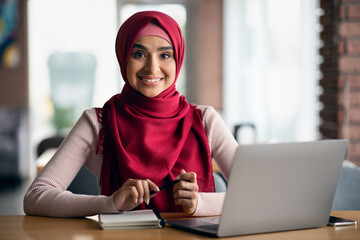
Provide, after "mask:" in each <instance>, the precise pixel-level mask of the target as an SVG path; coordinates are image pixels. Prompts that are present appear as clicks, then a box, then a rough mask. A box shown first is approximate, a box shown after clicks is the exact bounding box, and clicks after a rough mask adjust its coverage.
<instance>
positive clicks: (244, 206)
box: [167, 140, 348, 237]
mask: <svg viewBox="0 0 360 240" xmlns="http://www.w3.org/2000/svg"><path fill="white" fill-rule="evenodd" d="M347 146H348V141H347V140H322V141H315V142H297V143H277V144H257V145H245V146H239V147H238V149H237V152H236V156H235V159H234V162H233V167H232V170H231V174H230V179H229V181H228V186H227V193H226V198H225V202H224V206H223V212H222V215H221V216H220V217H210V218H196V219H184V220H173V221H167V223H168V224H169V225H170V226H172V227H176V228H180V229H183V230H187V231H192V232H196V233H201V234H207V235H211V236H216V237H226V236H234V235H246V234H256V233H266V232H277V231H287V230H295V229H305V228H316V227H323V226H325V225H326V224H327V223H328V220H329V215H330V211H331V206H332V202H333V198H334V194H335V190H336V185H337V181H338V178H339V174H340V170H341V166H342V162H343V160H344V157H345V154H346V150H347Z"/></svg>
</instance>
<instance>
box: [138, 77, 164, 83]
mask: <svg viewBox="0 0 360 240" xmlns="http://www.w3.org/2000/svg"><path fill="white" fill-rule="evenodd" d="M141 80H143V81H145V82H150V83H153V82H158V81H160V80H161V78H157V79H146V78H141Z"/></svg>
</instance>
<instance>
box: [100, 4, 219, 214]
mask: <svg viewBox="0 0 360 240" xmlns="http://www.w3.org/2000/svg"><path fill="white" fill-rule="evenodd" d="M150 22H151V23H154V24H156V25H158V26H159V27H161V28H162V29H163V30H164V31H165V32H166V33H167V34H168V36H169V38H170V40H171V44H172V46H173V48H174V58H175V62H176V78H177V76H178V74H179V72H180V69H181V65H182V62H183V58H184V40H183V37H182V34H181V29H180V27H179V26H178V24H177V23H176V22H175V21H174V20H173V19H172V18H171V17H169V16H168V15H166V14H163V13H160V12H156V11H145V12H138V13H136V14H134V15H133V16H131V17H130V18H129V19H128V20H126V21H125V22H124V24H123V25H122V26H121V28H120V30H119V32H118V35H117V39H116V54H117V58H118V61H119V64H120V69H121V74H122V76H123V79H124V81H125V85H124V87H123V90H122V92H121V93H120V94H117V95H115V96H113V97H112V98H111V99H110V100H108V101H107V102H106V103H105V105H104V106H103V108H98V109H96V113H97V116H98V120H99V121H100V123H102V126H103V127H102V129H101V130H100V132H99V143H98V147H97V153H99V154H103V163H102V168H101V176H100V189H101V194H104V195H107V196H110V195H112V194H113V193H114V192H115V191H117V190H118V189H119V188H120V187H121V185H122V183H124V182H125V181H126V180H127V179H129V178H133V179H150V180H151V181H153V182H154V183H155V184H157V185H158V186H161V185H162V184H164V183H166V182H168V181H172V180H174V179H175V178H176V177H177V176H178V175H179V173H180V171H181V169H185V171H187V172H195V173H196V174H197V183H198V186H199V191H200V192H213V191H215V187H214V186H215V185H214V179H213V175H212V174H213V173H212V165H211V156H210V151H209V145H208V141H207V137H206V134H205V130H204V127H203V125H202V120H201V112H200V111H199V110H198V109H196V108H195V106H193V105H191V104H189V103H188V102H187V101H186V99H185V97H184V96H180V94H179V92H177V91H176V88H175V82H176V80H175V81H174V83H173V84H172V85H171V86H170V87H169V88H168V89H166V90H164V91H163V92H162V93H160V94H159V95H158V96H156V97H154V98H149V97H145V96H144V95H142V94H141V93H140V92H138V91H136V90H135V89H133V88H132V87H131V86H130V84H129V83H128V80H127V77H126V76H127V75H126V66H127V62H128V59H129V56H130V53H131V50H132V46H133V45H134V43H135V40H136V38H137V36H138V34H139V32H140V31H141V30H142V29H143V28H144V27H145V26H146V25H147V24H149V23H150ZM150 206H153V207H156V208H157V209H158V210H159V211H162V212H174V211H182V210H181V209H182V208H181V207H180V206H176V205H175V204H174V199H173V191H172V189H171V188H170V189H166V190H163V191H161V192H159V193H157V195H156V196H154V197H153V198H152V199H151V200H150ZM138 208H139V209H143V208H145V206H144V205H143V204H142V205H140V206H139V207H138Z"/></svg>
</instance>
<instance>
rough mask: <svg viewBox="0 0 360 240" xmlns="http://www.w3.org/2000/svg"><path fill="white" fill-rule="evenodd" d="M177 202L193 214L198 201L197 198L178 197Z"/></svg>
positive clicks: (186, 211)
mask: <svg viewBox="0 0 360 240" xmlns="http://www.w3.org/2000/svg"><path fill="white" fill-rule="evenodd" d="M175 204H176V205H181V206H182V208H183V210H184V212H185V213H187V214H193V213H194V212H195V210H196V206H197V201H196V200H195V199H194V200H189V199H184V198H181V199H176V200H175Z"/></svg>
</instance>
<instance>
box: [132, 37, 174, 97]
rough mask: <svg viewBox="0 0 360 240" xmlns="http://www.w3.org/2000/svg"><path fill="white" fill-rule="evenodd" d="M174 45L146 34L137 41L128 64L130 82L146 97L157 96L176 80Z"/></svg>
mask: <svg viewBox="0 0 360 240" xmlns="http://www.w3.org/2000/svg"><path fill="white" fill-rule="evenodd" d="M173 52H174V50H173V47H172V46H171V45H170V43H169V42H168V41H167V40H165V39H164V38H161V37H158V36H145V37H142V38H140V39H139V40H137V41H136V43H135V44H134V46H133V49H132V51H131V54H130V58H129V62H128V65H127V78H128V81H129V84H130V85H131V86H132V87H133V88H134V89H135V90H137V91H139V92H141V93H142V94H143V95H145V96H146V97H155V96H157V95H159V94H160V93H161V92H162V91H164V90H165V89H167V88H168V87H170V86H171V85H172V84H173V83H174V81H175V71H176V63H175V59H174V57H173V55H174V53H173Z"/></svg>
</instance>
